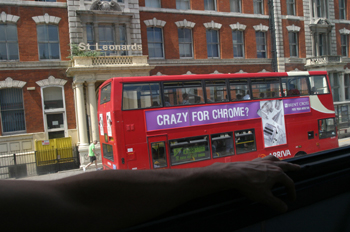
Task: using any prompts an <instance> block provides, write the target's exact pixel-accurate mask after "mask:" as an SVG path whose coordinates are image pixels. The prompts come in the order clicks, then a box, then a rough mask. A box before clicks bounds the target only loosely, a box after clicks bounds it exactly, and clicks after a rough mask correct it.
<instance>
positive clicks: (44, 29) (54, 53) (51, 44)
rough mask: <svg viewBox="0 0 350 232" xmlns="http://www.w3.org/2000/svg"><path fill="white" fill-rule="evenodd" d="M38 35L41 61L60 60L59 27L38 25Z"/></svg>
mask: <svg viewBox="0 0 350 232" xmlns="http://www.w3.org/2000/svg"><path fill="white" fill-rule="evenodd" d="M37 34H38V47H39V58H40V60H51V59H60V43H59V35H58V26H57V25H51V24H48V25H47V24H40V25H37Z"/></svg>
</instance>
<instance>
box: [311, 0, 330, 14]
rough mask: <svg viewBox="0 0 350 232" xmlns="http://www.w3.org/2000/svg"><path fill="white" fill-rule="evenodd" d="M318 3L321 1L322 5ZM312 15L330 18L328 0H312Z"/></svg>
mask: <svg viewBox="0 0 350 232" xmlns="http://www.w3.org/2000/svg"><path fill="white" fill-rule="evenodd" d="M317 3H320V5H317ZM312 16H313V17H315V18H328V0H312Z"/></svg>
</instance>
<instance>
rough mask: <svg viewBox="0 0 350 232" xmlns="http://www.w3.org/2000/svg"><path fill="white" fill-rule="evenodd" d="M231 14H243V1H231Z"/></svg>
mask: <svg viewBox="0 0 350 232" xmlns="http://www.w3.org/2000/svg"><path fill="white" fill-rule="evenodd" d="M230 10H231V12H241V0H230Z"/></svg>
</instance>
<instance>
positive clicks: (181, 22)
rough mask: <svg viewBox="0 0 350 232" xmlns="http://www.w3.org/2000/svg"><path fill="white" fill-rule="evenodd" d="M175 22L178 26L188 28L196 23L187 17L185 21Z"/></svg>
mask: <svg viewBox="0 0 350 232" xmlns="http://www.w3.org/2000/svg"><path fill="white" fill-rule="evenodd" d="M175 24H176V26H177V27H178V28H188V29H192V28H194V26H195V25H196V23H194V22H190V21H187V20H186V19H184V20H183V21H177V22H175Z"/></svg>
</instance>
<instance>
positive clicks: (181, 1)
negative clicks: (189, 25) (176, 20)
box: [176, 0, 190, 10]
mask: <svg viewBox="0 0 350 232" xmlns="http://www.w3.org/2000/svg"><path fill="white" fill-rule="evenodd" d="M176 9H178V10H189V9H190V0H176Z"/></svg>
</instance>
